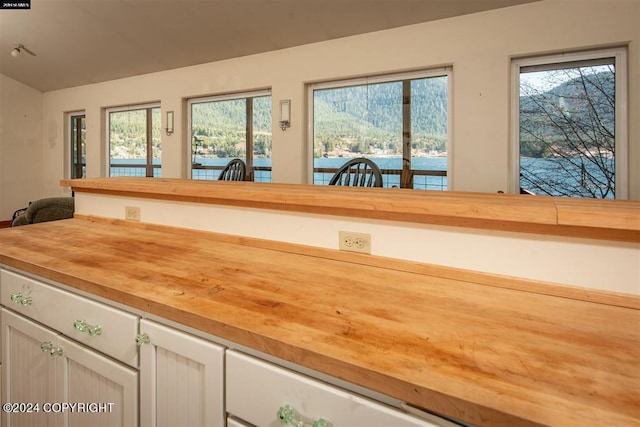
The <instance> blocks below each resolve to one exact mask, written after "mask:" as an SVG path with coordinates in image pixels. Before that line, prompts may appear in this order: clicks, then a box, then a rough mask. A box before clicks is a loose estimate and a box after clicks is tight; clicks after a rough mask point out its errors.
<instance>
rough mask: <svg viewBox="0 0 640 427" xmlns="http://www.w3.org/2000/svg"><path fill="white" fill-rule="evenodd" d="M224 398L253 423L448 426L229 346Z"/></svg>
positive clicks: (230, 410)
mask: <svg viewBox="0 0 640 427" xmlns="http://www.w3.org/2000/svg"><path fill="white" fill-rule="evenodd" d="M226 402H227V412H228V413H229V414H230V415H232V416H234V417H236V418H238V419H241V420H244V421H246V422H248V423H251V424H253V425H256V426H258V427H277V426H282V424H285V425H304V426H312V425H314V426H323V427H324V426H327V427H328V426H331V427H341V426H344V427H360V426H363V427H364V426H367V427H376V426H379V427H389V426H393V427H433V426H450V425H452V424H451V423H449V422H447V421H445V420H442V419H439V418H437V417H433V418H432V419H431V420H426V419H421V418H417V417H414V416H411V415H408V414H405V413H403V412H401V411H400V410H398V409H394V408H391V407H387V406H384V405H382V404H379V403H376V402H374V401H371V400H369V399H365V398H363V397H360V396H357V395H355V394H352V393H350V392H347V391H345V390H342V389H339V388H337V387H334V386H330V385H327V384H325V383H322V382H320V381H317V380H314V379H312V378H309V377H306V376H303V375H300V374H298V373H295V372H293V371H290V370H288V369H284V368H282V367H278V366H276V365H273V364H271V363H267V362H264V361H261V360H259V359H256V358H254V357H252V356H248V355H245V354H243V353H240V352H237V351H234V350H228V351H227V356H226ZM322 420H324V422H323V421H322ZM314 422H315V424H314Z"/></svg>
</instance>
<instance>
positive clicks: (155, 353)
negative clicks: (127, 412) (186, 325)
mask: <svg viewBox="0 0 640 427" xmlns="http://www.w3.org/2000/svg"><path fill="white" fill-rule="evenodd" d="M140 333H141V335H143V334H146V335H147V336H148V337H149V340H148V342H147V343H145V344H143V345H142V346H141V348H140V423H141V425H142V426H143V427H146V426H178V425H182V426H190V427H196V426H207V427H216V426H224V425H225V412H224V404H223V387H224V382H223V369H224V365H223V363H224V349H223V348H222V347H220V346H218V345H215V344H213V343H211V342H209V341H206V340H204V339H201V338H197V337H194V336H192V335H189V334H186V333H184V332H181V331H178V330H176V329H173V328H169V327H166V326H164V325H161V324H158V323H155V322H152V321H149V320H146V319H142V320H141V321H140Z"/></svg>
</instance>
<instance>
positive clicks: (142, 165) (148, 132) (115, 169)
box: [107, 105, 162, 177]
mask: <svg viewBox="0 0 640 427" xmlns="http://www.w3.org/2000/svg"><path fill="white" fill-rule="evenodd" d="M107 113H108V114H107V117H108V121H109V123H108V127H107V128H108V132H109V134H108V140H109V176H145V177H160V176H162V174H161V145H160V135H161V133H160V126H161V125H160V107H159V106H156V105H152V106H138V107H130V108H123V109H110V110H108V112H107Z"/></svg>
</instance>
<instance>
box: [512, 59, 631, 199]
mask: <svg viewBox="0 0 640 427" xmlns="http://www.w3.org/2000/svg"><path fill="white" fill-rule="evenodd" d="M627 55H628V54H627V48H626V47H612V48H607V49H594V50H585V51H577V52H566V53H558V54H551V55H541V56H533V57H514V58H512V59H511V88H510V92H511V108H510V115H511V120H510V127H511V131H510V143H509V147H510V155H509V159H510V161H509V182H508V187H507V188H508V190H509V192H510V193H513V194H519V193H520V74H521V70H522V69H523V68H533V67H536V68H540V71H544V70H556V69H560V68H562V67H561V66H559V65H560V64H567V65H570V64H571V63H579V62H584V61H593V62H594V63H595V62H597V61H598V60H599V59H603V58H614V62H615V72H616V76H615V100H616V104H615V135H616V137H615V150H616V156H615V160H614V161H615V166H614V167H615V198H616V199H621V200H624V199H627V198H628V197H629V170H628V160H629V156H628V147H629V140H628V123H629V116H628V99H627V90H628V76H627ZM552 197H553V196H552Z"/></svg>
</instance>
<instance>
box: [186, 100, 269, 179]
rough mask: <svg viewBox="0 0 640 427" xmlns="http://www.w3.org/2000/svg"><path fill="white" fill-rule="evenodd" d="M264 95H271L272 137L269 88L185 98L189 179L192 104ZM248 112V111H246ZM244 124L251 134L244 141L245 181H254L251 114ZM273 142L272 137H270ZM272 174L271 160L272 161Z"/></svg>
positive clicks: (188, 173)
mask: <svg viewBox="0 0 640 427" xmlns="http://www.w3.org/2000/svg"><path fill="white" fill-rule="evenodd" d="M265 96H269V97H271V134H272V138H273V95H272V92H271V89H270V88H268V89H256V90H252V91H246V92H234V93H225V94H219V95H210V96H203V97H196V98H189V99H188V100H187V138H186V140H185V147H184V150H185V161H186V168H185V170H186V176H187V177H188V178H189V179H194V178H193V151H192V146H193V142H192V138H193V117H192V110H193V105H194V104H203V103H207V102H219V101H234V100H242V99H243V100H245V101H246V100H247V99H253V98H260V97H265ZM251 104H252V105H251V107H250V108H251V112H252V113H253V102H252V103H251ZM247 113H248V112H247ZM248 117H249V116H248V114H247V118H248ZM245 125H246V129H247V136H248V135H251V137H250V138H248V139H247V141H245V143H246V156H245V165H246V168H247V178H246V179H247V181H254V178H255V177H254V175H255V174H254V166H253V142H254V135H253V115H252V117H251V120H247V123H245ZM272 142H273V139H272ZM249 154H250V156H249ZM271 167H272V171H271V173H272V176H273V162H272V166H271Z"/></svg>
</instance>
